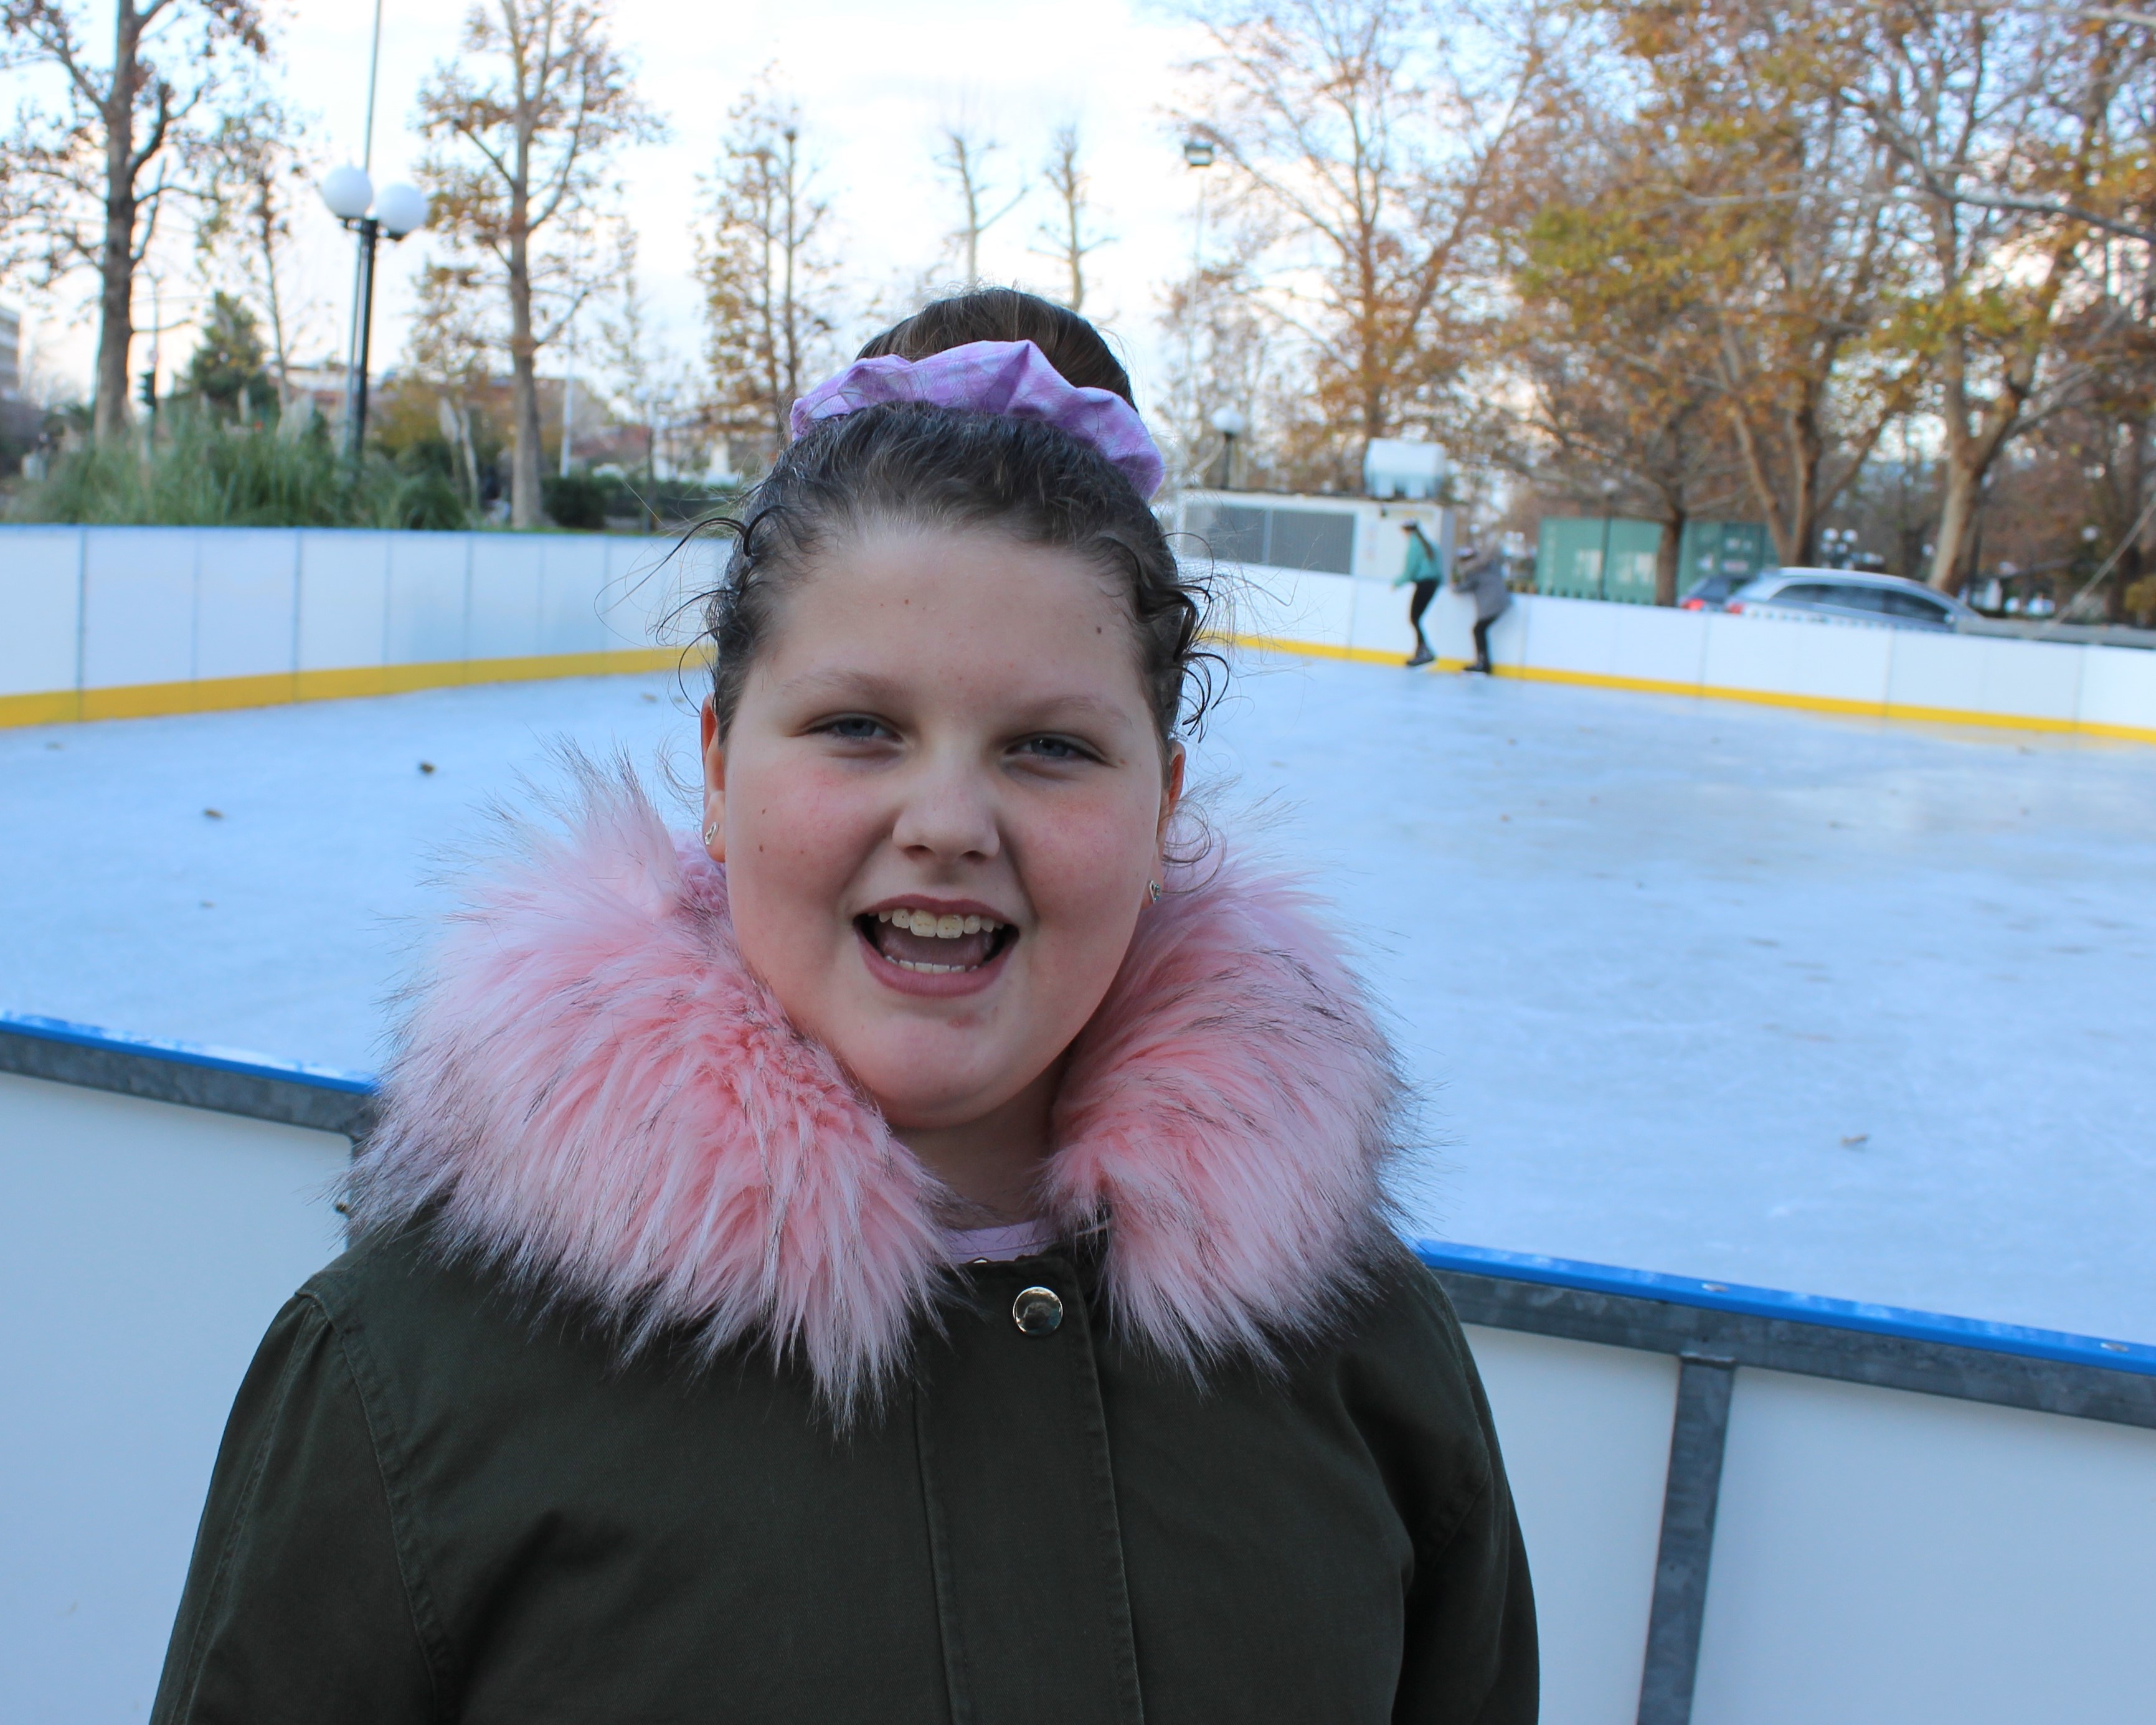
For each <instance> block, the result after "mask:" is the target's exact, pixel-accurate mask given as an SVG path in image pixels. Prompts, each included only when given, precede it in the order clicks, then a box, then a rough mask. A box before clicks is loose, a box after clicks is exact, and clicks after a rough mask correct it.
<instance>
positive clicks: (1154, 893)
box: [1146, 880, 1160, 905]
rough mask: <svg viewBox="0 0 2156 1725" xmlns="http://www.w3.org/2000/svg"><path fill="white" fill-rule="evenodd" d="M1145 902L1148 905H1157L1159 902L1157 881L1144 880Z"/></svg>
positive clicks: (1158, 884)
mask: <svg viewBox="0 0 2156 1725" xmlns="http://www.w3.org/2000/svg"><path fill="white" fill-rule="evenodd" d="M1146 902H1147V904H1149V905H1157V904H1158V903H1159V902H1160V882H1159V881H1158V880H1148V881H1147V882H1146Z"/></svg>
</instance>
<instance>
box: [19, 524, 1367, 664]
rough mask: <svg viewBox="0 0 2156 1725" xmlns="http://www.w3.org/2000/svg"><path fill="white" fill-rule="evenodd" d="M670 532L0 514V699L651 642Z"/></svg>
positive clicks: (704, 545) (703, 563)
mask: <svg viewBox="0 0 2156 1725" xmlns="http://www.w3.org/2000/svg"><path fill="white" fill-rule="evenodd" d="M676 547H677V541H675V540H674V539H671V538H666V537H646V536H640V535H639V536H626V535H604V536H601V535H593V534H562V533H391V532H374V531H362V530H356V529H355V530H351V531H346V530H341V529H339V530H331V529H312V528H309V529H286V528H258V527H234V528H198V527H16V526H0V604H4V605H5V606H6V607H7V608H8V629H6V630H5V631H0V696H13V695H41V694H65V693H67V692H69V691H76V690H98V689H119V688H134V687H141V686H142V685H176V684H187V683H195V682H207V681H213V680H222V679H227V678H243V677H277V676H285V675H291V674H292V673H295V672H312V671H341V670H373V669H380V668H385V667H392V666H399V665H422V666H423V665H454V664H458V663H465V664H479V663H484V662H485V661H486V660H538V659H545V658H551V657H557V656H564V657H565V656H567V655H591V654H603V653H613V652H621V651H626V650H632V649H640V648H649V647H651V646H654V644H663V641H662V636H661V631H662V629H664V627H665V624H666V621H667V619H669V617H670V615H672V614H673V613H674V612H675V608H677V607H678V606H679V605H680V603H681V602H682V600H683V599H684V598H687V597H689V596H690V595H692V594H694V593H696V592H698V591H700V590H701V588H703V587H704V586H706V584H708V583H709V581H710V580H711V578H712V576H713V574H714V573H715V565H716V556H717V553H718V550H719V547H717V546H716V544H713V543H710V542H698V543H696V544H694V545H692V546H690V547H687V548H686V549H684V550H680V551H679V552H677V550H676ZM1342 616H1343V618H1344V610H1343V612H1342ZM1321 626H1323V627H1332V626H1334V625H1333V623H1332V621H1330V620H1328V621H1327V623H1326V624H1322V625H1321ZM1338 626H1339V627H1340V628H1342V630H1343V631H1344V629H1345V624H1344V621H1342V622H1341V623H1340V624H1338ZM595 668H596V667H590V669H595Z"/></svg>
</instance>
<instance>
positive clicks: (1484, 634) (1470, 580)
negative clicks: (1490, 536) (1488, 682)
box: [1452, 545, 1512, 676]
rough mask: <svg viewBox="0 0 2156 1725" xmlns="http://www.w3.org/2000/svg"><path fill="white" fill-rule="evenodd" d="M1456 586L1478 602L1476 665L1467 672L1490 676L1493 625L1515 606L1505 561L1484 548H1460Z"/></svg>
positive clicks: (1466, 667) (1454, 578)
mask: <svg viewBox="0 0 2156 1725" xmlns="http://www.w3.org/2000/svg"><path fill="white" fill-rule="evenodd" d="M1452 584H1453V585H1454V586H1455V587H1456V588H1460V591H1461V592H1463V593H1466V594H1467V595H1468V597H1469V598H1472V599H1473V600H1474V601H1475V662H1474V663H1473V664H1472V665H1464V666H1462V667H1461V669H1462V670H1468V671H1480V672H1481V673H1482V675H1485V676H1487V675H1489V674H1490V625H1491V624H1493V623H1495V622H1496V620H1497V619H1499V618H1500V617H1502V616H1503V615H1504V614H1505V613H1506V611H1507V608H1509V607H1510V606H1511V604H1512V593H1511V592H1510V591H1509V590H1508V589H1507V587H1506V585H1505V560H1504V559H1503V558H1502V557H1496V556H1494V555H1492V554H1491V553H1490V552H1486V551H1484V550H1483V549H1482V548H1481V547H1480V546H1476V545H1467V546H1463V547H1461V548H1460V555H1459V556H1458V557H1455V558H1454V559H1453V564H1452Z"/></svg>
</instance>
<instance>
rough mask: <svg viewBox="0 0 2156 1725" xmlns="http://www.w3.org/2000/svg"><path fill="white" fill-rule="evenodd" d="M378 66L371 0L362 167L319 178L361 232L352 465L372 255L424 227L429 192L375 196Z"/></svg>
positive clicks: (357, 443) (350, 386)
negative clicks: (385, 240) (384, 240)
mask: <svg viewBox="0 0 2156 1725" xmlns="http://www.w3.org/2000/svg"><path fill="white" fill-rule="evenodd" d="M381 69H382V0H374V31H373V35H372V39H371V44H370V46H369V48H368V50H367V120H366V123H365V124H364V126H362V128H361V137H362V142H361V145H360V165H359V166H358V167H340V168H333V169H331V171H330V172H328V173H327V174H326V175H324V176H323V177H322V202H323V203H326V204H327V205H328V206H329V207H330V213H331V215H333V216H335V217H336V218H337V220H338V221H339V222H340V223H342V224H343V225H344V227H345V228H346V230H348V231H349V232H352V233H354V234H357V235H358V236H359V257H358V259H357V262H356V263H355V264H354V266H353V270H352V347H351V359H352V365H351V367H350V369H349V370H348V371H347V372H346V376H345V394H344V452H345V458H346V459H347V460H349V461H350V462H351V463H352V465H354V466H355V467H357V465H359V457H360V451H361V450H362V449H364V448H366V446H367V360H368V353H369V350H370V349H371V348H372V345H373V340H374V253H375V248H376V246H377V244H379V243H380V242H381V239H382V235H383V234H388V236H389V237H390V238H391V239H403V237H404V236H405V235H406V234H410V233H413V232H414V231H416V230H417V229H418V228H423V227H425V226H426V225H427V196H426V194H425V193H423V192H421V191H420V190H418V187H413V186H406V185H402V184H399V185H394V186H385V187H382V195H381V197H380V198H378V199H377V198H376V197H375V194H374V182H373V180H372V178H371V177H370V175H371V173H372V170H373V167H374V86H375V80H376V77H377V74H379V73H380V71H381Z"/></svg>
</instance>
